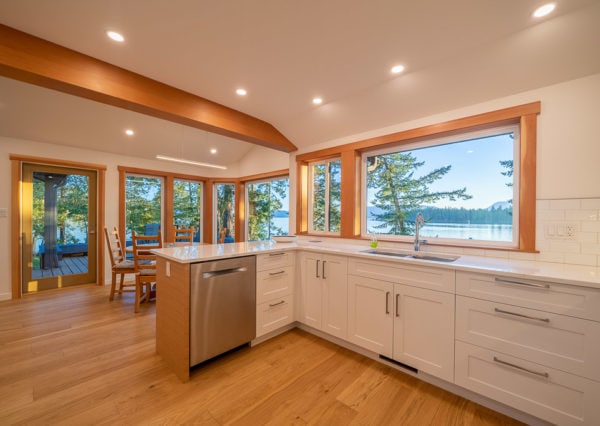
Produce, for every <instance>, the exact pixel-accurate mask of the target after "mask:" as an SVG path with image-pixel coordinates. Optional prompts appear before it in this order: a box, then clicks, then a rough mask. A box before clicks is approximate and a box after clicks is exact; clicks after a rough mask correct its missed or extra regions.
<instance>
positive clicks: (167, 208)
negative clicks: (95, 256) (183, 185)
mask: <svg viewBox="0 0 600 426" xmlns="http://www.w3.org/2000/svg"><path fill="white" fill-rule="evenodd" d="M117 170H118V171H119V234H120V235H121V238H122V239H123V241H125V239H124V236H125V227H126V218H125V182H126V177H127V175H144V176H152V177H158V178H162V179H163V180H164V185H165V187H164V192H163V196H164V203H165V205H164V206H163V211H162V213H163V214H164V216H163V217H164V222H165V226H164V232H163V235H164V239H165V241H172V240H173V238H174V235H172V233H173V228H172V227H171V226H166V224H169V223H173V183H174V181H175V180H176V179H177V180H178V179H182V180H190V181H194V182H202V183H203V186H204V188H203V192H206V186H207V185H206V182H207V181H208V178H206V177H203V176H194V175H189V174H181V173H172V172H165V171H159V170H151V169H140V168H136V167H127V166H117ZM204 201H206V199H204ZM204 229H205V228H203V231H204ZM203 240H204V241H206V237H205V236H204V235H203Z"/></svg>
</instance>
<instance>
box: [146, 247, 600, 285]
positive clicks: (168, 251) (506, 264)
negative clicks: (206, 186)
mask: <svg viewBox="0 0 600 426" xmlns="http://www.w3.org/2000/svg"><path fill="white" fill-rule="evenodd" d="M282 250H283V251H296V250H306V251H315V252H321V253H327V254H337V255H344V256H352V257H360V258H365V259H366V258H368V259H371V260H377V261H386V262H390V263H395V264H398V266H401V265H414V266H427V267H433V268H444V269H451V270H456V271H467V272H485V273H495V274H498V275H504V276H510V277H513V278H521V279H534V280H551V281H554V282H561V283H565V284H574V285H580V286H584V287H592V288H598V289H600V268H597V267H591V266H578V265H569V264H562V263H550V262H537V261H526V260H510V259H501V258H492V257H479V256H466V255H461V256H460V258H459V259H457V260H456V261H454V262H451V263H448V262H437V261H431V260H421V259H415V258H412V257H395V256H386V255H379V254H371V253H366V252H365V251H366V250H369V247H368V245H367V244H366V243H365V242H363V243H362V244H361V243H357V244H354V245H352V244H350V245H349V244H343V245H342V244H331V243H311V242H304V241H299V242H297V243H276V242H274V241H256V242H244V243H228V244H204V245H193V246H176V247H167V248H162V249H158V250H154V253H156V254H157V255H158V256H161V257H163V258H165V259H167V260H170V261H173V262H178V263H197V262H205V261H210V260H217V259H223V258H228V257H240V256H247V255H254V254H261V253H269V252H273V251H282Z"/></svg>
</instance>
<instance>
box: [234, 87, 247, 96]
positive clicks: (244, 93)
mask: <svg viewBox="0 0 600 426" xmlns="http://www.w3.org/2000/svg"><path fill="white" fill-rule="evenodd" d="M235 93H237V94H238V95H240V96H246V95H247V94H248V92H246V89H241V88H240V89H237V90H236V91H235Z"/></svg>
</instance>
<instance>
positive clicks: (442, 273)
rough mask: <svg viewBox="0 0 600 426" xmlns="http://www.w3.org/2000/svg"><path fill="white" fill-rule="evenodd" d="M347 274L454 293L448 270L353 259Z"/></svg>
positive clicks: (450, 271)
mask: <svg viewBox="0 0 600 426" xmlns="http://www.w3.org/2000/svg"><path fill="white" fill-rule="evenodd" d="M348 273H349V274H351V275H357V276H359V277H366V278H373V279H378V280H383V281H388V282H391V283H395V284H406V285H412V286H415V287H421V288H428V289H431V290H437V291H444V292H447V293H454V271H452V270H448V269H442V268H436V267H431V268H421V267H414V266H405V265H402V266H400V265H395V264H392V263H391V262H377V261H372V260H367V261H365V260H362V259H358V258H355V259H350V263H349V264H348Z"/></svg>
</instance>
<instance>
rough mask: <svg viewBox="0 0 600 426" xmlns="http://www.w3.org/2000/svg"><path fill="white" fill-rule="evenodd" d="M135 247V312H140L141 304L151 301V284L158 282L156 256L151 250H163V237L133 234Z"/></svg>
mask: <svg viewBox="0 0 600 426" xmlns="http://www.w3.org/2000/svg"><path fill="white" fill-rule="evenodd" d="M131 242H132V245H133V265H134V270H135V281H136V289H135V290H136V293H135V312H136V313H137V312H139V309H140V303H141V302H143V301H148V300H150V289H151V284H152V283H155V282H156V255H155V254H153V253H151V250H153V249H157V248H162V235H161V233H160V230H159V231H158V235H137V234H136V233H135V231H132V232H131Z"/></svg>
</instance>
